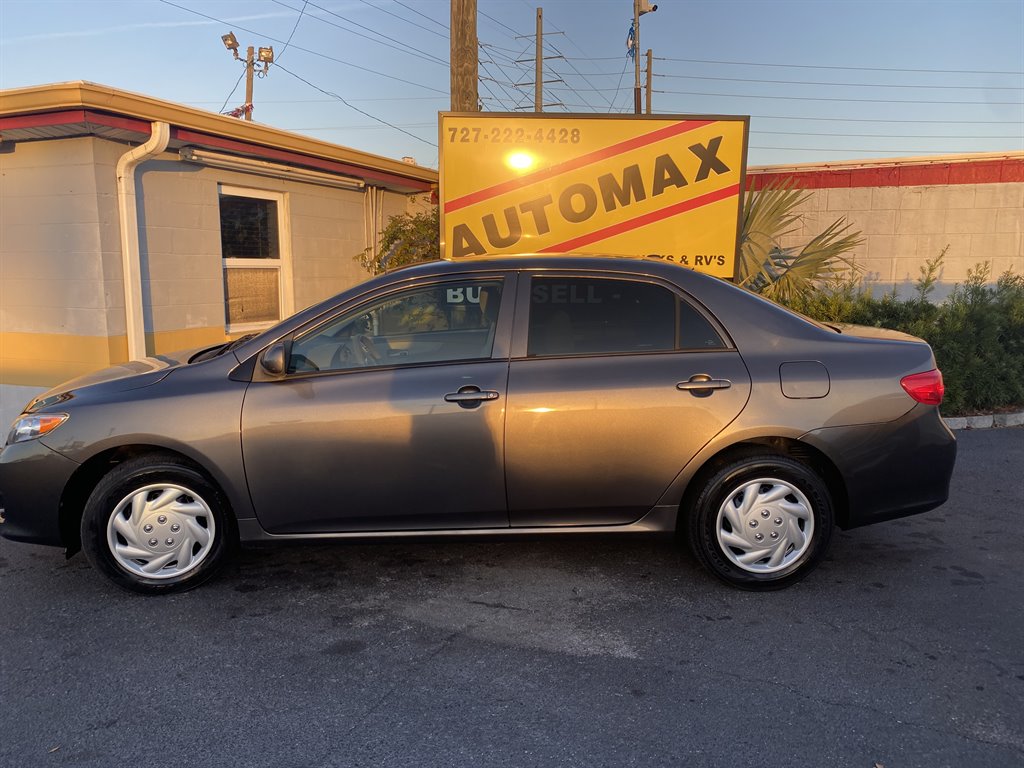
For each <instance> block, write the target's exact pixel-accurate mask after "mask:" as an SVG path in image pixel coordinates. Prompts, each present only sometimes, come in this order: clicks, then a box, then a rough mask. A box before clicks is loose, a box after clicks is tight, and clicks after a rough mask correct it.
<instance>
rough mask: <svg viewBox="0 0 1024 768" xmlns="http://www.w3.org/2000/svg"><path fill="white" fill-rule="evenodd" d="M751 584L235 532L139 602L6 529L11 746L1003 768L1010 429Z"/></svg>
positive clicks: (234, 761) (140, 760) (1009, 690)
mask: <svg viewBox="0 0 1024 768" xmlns="http://www.w3.org/2000/svg"><path fill="white" fill-rule="evenodd" d="M958 437H959V439H960V444H959V451H960V453H959V457H958V465H957V469H956V473H955V475H954V480H953V490H952V496H951V499H950V501H949V502H948V503H947V504H946V505H945V506H944V507H941V508H940V509H938V510H935V511H933V512H931V513H927V514H924V515H920V516H917V517H913V518H909V519H906V520H903V521H896V522H891V523H885V524H882V525H878V526H874V527H870V528H863V529H859V530H855V531H849V532H845V533H839V534H837V536H836V537H835V538H834V540H833V545H832V550H831V554H830V556H829V558H828V559H827V560H826V562H825V563H824V564H823V565H822V566H821V567H820V568H819V569H818V570H817V571H816V572H815V573H813V574H812V575H811V576H810V577H809V578H808V579H807V580H806V581H804V582H803V583H801V584H798V585H797V586H795V587H793V588H791V589H789V590H786V591H783V592H776V593H768V594H749V593H744V592H740V591H737V590H734V589H731V588H728V587H725V586H723V585H720V584H718V583H717V582H715V581H713V580H712V579H711V578H710V577H709V576H707V575H706V574H705V573H704V572H703V571H702V570H700V569H699V568H698V566H697V565H696V564H695V563H694V562H693V561H692V560H691V558H690V556H689V554H688V552H686V551H683V550H680V549H679V547H678V546H677V545H675V544H674V543H673V542H671V541H668V540H664V539H642V538H592V537H591V538H582V537H545V538H536V539H517V540H505V541H462V540H459V541H427V542H415V543H413V542H401V543H397V544H395V543H385V544H380V543H376V544H365V543H361V544H337V545H315V546H314V545H304V546H291V547H281V548H263V549H253V550H247V551H245V552H243V553H242V555H241V556H240V557H239V558H238V559H237V561H236V562H235V563H234V564H233V565H231V566H230V567H229V568H228V569H227V571H226V572H225V573H224V574H222V575H221V576H220V577H219V578H217V579H216V580H214V581H213V582H211V583H210V584H208V585H206V586H204V587H202V588H200V589H198V590H196V591H193V592H190V593H186V594H183V595H178V596H172V597H162V598H144V597H139V596H136V595H132V594H128V593H125V592H121V591H119V590H117V588H116V587H113V586H111V585H109V584H108V582H107V581H106V580H105V579H104V578H102V577H101V576H99V575H98V574H96V573H95V572H93V571H92V570H91V569H90V568H89V566H88V565H87V563H86V562H85V560H84V558H83V557H81V556H77V557H75V558H73V559H72V560H70V561H65V560H64V558H63V555H62V553H61V552H60V551H58V550H56V549H48V548H42V547H34V546H28V545H19V544H14V543H12V542H8V541H0V577H2V582H0V660H2V661H0V663H2V667H0V670H2V675H0V701H2V702H3V707H2V710H0V765H3V766H19V767H21V766H50V765H53V766H62V765H74V766H168V765H182V766H199V765H202V766H275V767H281V768H285V767H291V766H295V767H296V768H298V767H299V766H303V767H305V766H308V767H309V768H320V767H321V766H399V765H402V766H410V765H411V766H452V765H456V766H492V765H508V766H552V765H574V766H576V765H578V766H625V765H636V766H659V765H686V766H690V765H692V766H748V765H749V766H864V767H865V768H872V767H873V766H874V765H875V764H876V763H878V764H881V765H883V766H885V768H896V767H897V766H929V767H930V768H938V767H939V766H957V767H958V768H961V767H965V766H970V767H971V768H975V767H979V766H1015V765H1021V764H1022V762H1024V612H1022V609H1021V606H1022V605H1024V555H1022V551H1024V547H1022V544H1024V537H1022V533H1021V531H1022V523H1024V517H1022V515H1024V430H1021V429H1002V430H990V431H979V432H960V433H958Z"/></svg>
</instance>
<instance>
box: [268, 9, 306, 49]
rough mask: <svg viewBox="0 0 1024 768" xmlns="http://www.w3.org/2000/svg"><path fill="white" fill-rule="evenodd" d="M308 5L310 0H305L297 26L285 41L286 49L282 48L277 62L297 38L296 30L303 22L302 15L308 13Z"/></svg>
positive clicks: (296, 21) (296, 22)
mask: <svg viewBox="0 0 1024 768" xmlns="http://www.w3.org/2000/svg"><path fill="white" fill-rule="evenodd" d="M307 5H309V0H303V3H302V10H300V11H299V18H297V19H296V20H295V26H294V27H292V33H291V34H290V35H288V39H287V40H285V41H284V48H282V49H281V52H280V53H279V54H277V56H275V57H274V58H275V60H277V61H280V60H281V57H282V56H283V55H284V52H285V51H287V50H288V44H289V43H291V41H292V38H293V37H295V30H297V29H298V28H299V22H300V21H302V14H304V13H305V12H306V6H307Z"/></svg>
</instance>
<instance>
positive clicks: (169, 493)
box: [107, 483, 216, 579]
mask: <svg viewBox="0 0 1024 768" xmlns="http://www.w3.org/2000/svg"><path fill="white" fill-rule="evenodd" d="M215 535H216V526H215V523H214V519H213V512H211V511H210V507H209V506H208V505H207V503H206V502H205V501H203V500H202V499H201V498H200V497H199V496H197V495H196V494H195V493H194V492H192V491H190V490H189V489H187V488H183V487H182V486H180V485H171V484H167V483H158V484H156V485H147V486H146V487H145V488H139V489H138V490H137V491H132V492H131V493H130V494H128V495H127V496H125V497H124V499H122V500H121V503H120V504H118V505H117V507H116V508H115V509H114V514H112V515H111V516H110V520H109V521H108V522H107V545H108V546H109V547H110V552H111V554H113V556H114V560H115V562H116V563H117V564H118V565H119V566H121V567H122V568H124V569H125V570H126V571H128V572H129V573H132V574H134V575H136V576H142V577H145V578H147V579H173V578H174V577H176V576H181V575H182V574H184V573H188V572H189V571H191V570H193V569H195V568H197V567H198V566H199V564H200V563H202V562H203V560H205V559H206V557H207V555H209V554H210V549H211V547H212V546H213V542H214V537H215Z"/></svg>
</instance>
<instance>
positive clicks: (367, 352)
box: [355, 333, 381, 365]
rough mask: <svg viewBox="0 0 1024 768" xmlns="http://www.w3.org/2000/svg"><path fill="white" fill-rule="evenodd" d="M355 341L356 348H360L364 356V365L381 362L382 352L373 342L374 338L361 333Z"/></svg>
mask: <svg viewBox="0 0 1024 768" xmlns="http://www.w3.org/2000/svg"><path fill="white" fill-rule="evenodd" d="M355 342H356V348H357V349H358V350H359V352H360V354H361V356H362V363H361V364H362V365H373V364H374V363H379V362H380V360H381V354H380V351H379V350H378V349H377V347H376V345H375V344H374V343H373V339H371V338H370V337H369V336H367V335H366V334H362V333H361V334H359V335H358V336H356V338H355Z"/></svg>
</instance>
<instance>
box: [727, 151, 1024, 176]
mask: <svg viewBox="0 0 1024 768" xmlns="http://www.w3.org/2000/svg"><path fill="white" fill-rule="evenodd" d="M993 160H1024V151H1017V150H1011V151H1008V152H962V153H959V154H952V155H920V156H915V157H885V158H872V159H869V160H837V161H835V162H831V163H820V162H817V163H786V164H782V165H752V166H748V167H747V173H748V174H755V175H756V174H763V173H804V172H809V171H846V170H853V169H856V168H878V167H894V166H904V165H937V164H948V163H971V162H982V161H993Z"/></svg>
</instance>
